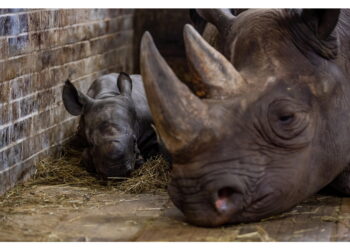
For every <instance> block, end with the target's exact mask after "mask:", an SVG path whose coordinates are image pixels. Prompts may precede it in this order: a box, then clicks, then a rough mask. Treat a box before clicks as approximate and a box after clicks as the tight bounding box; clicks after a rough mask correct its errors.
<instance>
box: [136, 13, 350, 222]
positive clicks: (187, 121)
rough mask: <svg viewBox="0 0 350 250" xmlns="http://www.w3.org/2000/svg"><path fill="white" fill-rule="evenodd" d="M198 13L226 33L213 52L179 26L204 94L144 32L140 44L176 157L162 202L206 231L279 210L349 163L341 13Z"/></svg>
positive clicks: (158, 116)
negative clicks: (340, 44) (167, 201)
mask: <svg viewBox="0 0 350 250" xmlns="http://www.w3.org/2000/svg"><path fill="white" fill-rule="evenodd" d="M199 13H200V14H202V15H203V16H204V17H205V16H209V18H208V20H209V21H212V22H213V23H214V25H216V26H217V27H218V30H219V34H220V35H221V37H222V38H221V39H222V40H221V42H220V44H222V47H221V50H220V51H221V52H219V51H218V50H216V49H215V48H213V47H212V46H210V45H209V44H208V43H207V42H206V41H205V40H204V39H203V38H202V37H201V35H200V34H198V33H197V32H196V31H195V29H194V28H193V27H192V26H190V25H186V26H185V28H184V40H185V46H186V53H187V59H188V61H189V64H190V66H191V68H192V69H193V71H194V74H195V75H196V77H197V78H199V80H200V84H201V87H202V92H204V93H205V94H204V95H203V94H202V95H201V96H200V97H199V96H197V95H196V94H195V93H194V91H191V89H190V88H189V87H188V85H190V83H188V85H186V84H184V83H183V82H181V81H180V80H179V79H178V77H177V76H176V75H175V74H174V73H173V71H172V69H171V68H170V67H169V66H168V65H167V63H166V61H165V60H164V59H163V58H162V56H161V55H160V53H159V52H158V50H157V48H156V46H155V44H154V42H153V40H152V37H151V35H150V34H149V33H147V32H146V33H145V34H144V36H143V39H142V43H141V72H142V76H143V80H144V84H145V89H146V94H147V98H148V101H149V104H150V109H151V112H152V115H153V118H154V122H155V125H156V127H157V131H158V133H159V135H160V137H161V139H162V141H163V143H164V145H165V147H166V148H167V150H168V151H169V152H170V154H171V156H172V162H173V170H172V175H171V176H172V177H171V182H170V184H169V187H168V192H169V195H170V197H171V199H172V201H173V202H174V204H175V205H176V206H177V207H178V208H179V209H180V210H181V211H182V212H183V213H184V214H185V216H186V217H187V219H188V221H189V222H191V223H194V224H196V225H202V226H218V225H222V224H227V223H238V222H248V221H256V220H259V219H261V218H264V217H267V216H270V215H273V214H276V213H279V212H282V211H285V210H287V209H289V208H291V207H293V206H294V205H296V204H297V203H298V202H300V201H302V200H303V199H305V198H306V197H308V196H310V195H311V194H314V193H315V192H317V191H318V190H320V189H321V188H322V187H324V186H325V185H327V184H328V183H330V182H331V181H332V180H333V179H334V178H335V177H336V176H337V175H338V174H339V173H340V172H341V171H342V170H343V169H344V168H345V167H346V165H347V164H348V163H349V160H350V154H349V150H350V148H349V146H350V143H349V139H348V135H349V132H350V131H349V128H348V127H349V126H348V124H349V122H350V110H349V102H348V96H349V93H350V92H349V91H350V90H349V87H348V85H349V84H348V78H347V77H346V76H345V74H344V70H343V69H342V67H341V66H339V65H340V64H339V63H337V62H336V61H335V59H336V58H337V54H336V52H337V50H338V47H337V46H338V42H339V41H338V40H337V38H336V37H335V36H334V28H335V27H336V24H337V21H338V17H339V11H337V10H322V11H313V10H307V11H296V10H295V11H294V10H293V11H292V10H257V11H254V10H248V11H245V12H243V13H241V14H240V15H238V16H233V15H232V14H229V13H228V12H226V11H225V12H222V13H221V14H220V15H214V16H210V13H209V15H208V13H205V11H202V12H199ZM220 22H223V23H220ZM220 25H222V26H220ZM190 86H191V85H190Z"/></svg>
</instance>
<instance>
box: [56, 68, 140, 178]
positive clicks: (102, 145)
mask: <svg viewBox="0 0 350 250" xmlns="http://www.w3.org/2000/svg"><path fill="white" fill-rule="evenodd" d="M117 85H118V86H117V87H118V88H119V91H120V94H119V95H107V96H106V97H104V98H99V99H94V98H91V97H89V96H87V95H85V94H83V93H81V92H80V91H78V90H77V89H76V88H75V87H74V86H73V84H72V83H70V82H69V81H66V83H65V86H64V88H63V103H64V105H65V107H66V109H67V110H68V112H69V113H71V114H72V115H81V119H82V124H83V127H84V130H85V131H84V132H85V136H86V139H87V141H88V144H89V147H88V148H87V149H85V151H84V153H83V162H84V164H85V165H86V166H87V167H88V168H89V169H94V170H95V171H96V172H97V173H99V174H101V175H102V176H104V177H123V176H127V175H129V174H130V172H131V171H132V170H133V169H134V168H135V163H136V160H137V157H139V150H138V148H137V141H136V138H137V137H136V134H135V131H137V129H138V122H137V119H136V113H135V106H134V103H133V101H132V98H131V91H132V80H131V78H130V77H129V76H128V75H127V74H124V73H121V74H120V75H119V78H118V81H117Z"/></svg>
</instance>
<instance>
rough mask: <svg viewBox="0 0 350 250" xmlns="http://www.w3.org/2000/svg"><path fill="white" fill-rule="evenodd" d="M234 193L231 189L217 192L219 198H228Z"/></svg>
mask: <svg viewBox="0 0 350 250" xmlns="http://www.w3.org/2000/svg"><path fill="white" fill-rule="evenodd" d="M234 192H235V191H234V190H233V188H231V187H224V188H220V189H219V191H218V197H219V198H226V197H230V196H231V195H232V194H233V193H234Z"/></svg>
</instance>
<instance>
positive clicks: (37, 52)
mask: <svg viewBox="0 0 350 250" xmlns="http://www.w3.org/2000/svg"><path fill="white" fill-rule="evenodd" d="M127 32H130V33H132V32H133V31H132V30H121V31H117V32H113V33H108V34H105V35H102V36H96V37H93V38H90V39H86V40H82V41H79V42H73V43H68V44H64V45H59V46H56V47H52V48H50V47H49V48H46V49H40V48H39V49H36V50H33V51H31V52H28V53H25V54H20V55H17V56H13V57H8V58H4V59H0V63H4V62H6V61H9V60H16V59H18V58H21V57H26V56H30V55H33V54H35V56H36V55H38V54H40V53H42V52H44V51H47V50H50V51H54V50H59V49H63V48H67V47H71V46H75V45H79V44H83V43H88V42H90V41H93V40H94V39H95V40H96V39H99V38H102V37H105V36H108V35H112V34H114V35H116V34H118V33H127Z"/></svg>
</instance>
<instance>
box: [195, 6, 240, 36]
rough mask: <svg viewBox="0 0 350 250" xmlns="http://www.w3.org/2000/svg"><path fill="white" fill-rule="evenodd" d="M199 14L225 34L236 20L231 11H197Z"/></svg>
mask: <svg viewBox="0 0 350 250" xmlns="http://www.w3.org/2000/svg"><path fill="white" fill-rule="evenodd" d="M197 13H198V14H199V15H200V16H201V17H202V18H203V19H205V20H206V21H208V22H210V23H211V24H213V25H214V26H215V27H216V28H217V29H218V30H219V31H220V32H223V33H225V32H226V31H227V29H228V28H229V27H230V26H231V24H232V23H233V22H234V20H235V19H236V17H235V16H234V15H232V13H231V11H230V9H197Z"/></svg>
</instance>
